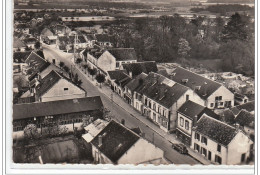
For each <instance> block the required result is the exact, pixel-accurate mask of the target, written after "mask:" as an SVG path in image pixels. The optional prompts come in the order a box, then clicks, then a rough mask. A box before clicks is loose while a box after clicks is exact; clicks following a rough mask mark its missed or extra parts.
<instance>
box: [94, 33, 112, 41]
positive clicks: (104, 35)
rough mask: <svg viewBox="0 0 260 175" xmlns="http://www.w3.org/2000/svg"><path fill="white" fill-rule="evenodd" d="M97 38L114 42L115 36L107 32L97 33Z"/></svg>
mask: <svg viewBox="0 0 260 175" xmlns="http://www.w3.org/2000/svg"><path fill="white" fill-rule="evenodd" d="M95 38H96V40H97V41H98V42H110V43H114V37H113V36H110V35H107V34H96V35H95Z"/></svg>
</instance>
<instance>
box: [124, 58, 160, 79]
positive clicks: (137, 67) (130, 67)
mask: <svg viewBox="0 0 260 175" xmlns="http://www.w3.org/2000/svg"><path fill="white" fill-rule="evenodd" d="M122 66H123V68H124V69H125V70H126V71H127V72H128V74H129V72H132V77H135V76H137V75H139V74H141V73H142V72H144V73H146V74H148V73H149V72H157V71H158V69H157V65H156V62H155V61H146V62H137V63H127V64H122Z"/></svg>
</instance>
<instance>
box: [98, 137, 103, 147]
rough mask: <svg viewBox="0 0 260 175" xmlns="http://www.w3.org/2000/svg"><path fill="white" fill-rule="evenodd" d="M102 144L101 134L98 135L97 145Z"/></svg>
mask: <svg viewBox="0 0 260 175" xmlns="http://www.w3.org/2000/svg"><path fill="white" fill-rule="evenodd" d="M101 145H102V135H99V136H98V147H101Z"/></svg>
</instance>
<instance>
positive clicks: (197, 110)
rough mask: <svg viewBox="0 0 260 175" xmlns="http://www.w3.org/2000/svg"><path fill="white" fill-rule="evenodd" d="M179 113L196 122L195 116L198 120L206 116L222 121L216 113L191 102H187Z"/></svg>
mask: <svg viewBox="0 0 260 175" xmlns="http://www.w3.org/2000/svg"><path fill="white" fill-rule="evenodd" d="M178 112H180V113H181V114H184V115H185V116H186V117H188V118H189V119H191V120H194V118H195V116H197V120H199V119H200V117H201V116H202V115H203V114H206V115H208V116H209V117H212V118H215V119H217V120H219V119H220V117H219V115H217V114H216V113H215V112H213V111H212V110H210V109H209V108H207V107H204V106H201V105H199V104H197V103H195V102H193V101H190V100H188V101H186V102H185V103H184V104H183V105H182V106H181V107H180V108H179V109H178Z"/></svg>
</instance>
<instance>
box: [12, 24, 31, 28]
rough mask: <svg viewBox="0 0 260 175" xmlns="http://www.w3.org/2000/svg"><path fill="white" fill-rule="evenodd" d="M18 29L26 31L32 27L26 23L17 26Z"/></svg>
mask: <svg viewBox="0 0 260 175" xmlns="http://www.w3.org/2000/svg"><path fill="white" fill-rule="evenodd" d="M15 28H16V29H26V28H30V25H29V24H25V23H20V24H17V25H16V26H15Z"/></svg>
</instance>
